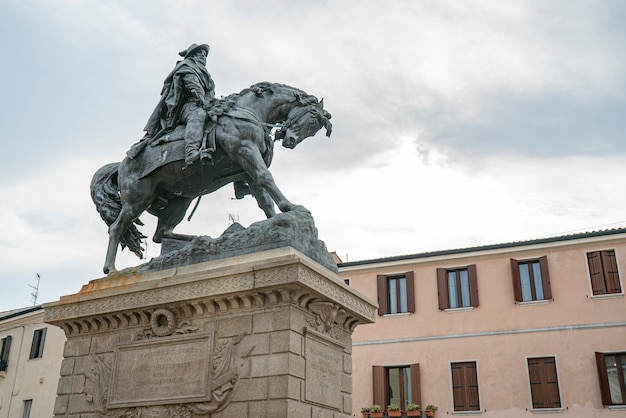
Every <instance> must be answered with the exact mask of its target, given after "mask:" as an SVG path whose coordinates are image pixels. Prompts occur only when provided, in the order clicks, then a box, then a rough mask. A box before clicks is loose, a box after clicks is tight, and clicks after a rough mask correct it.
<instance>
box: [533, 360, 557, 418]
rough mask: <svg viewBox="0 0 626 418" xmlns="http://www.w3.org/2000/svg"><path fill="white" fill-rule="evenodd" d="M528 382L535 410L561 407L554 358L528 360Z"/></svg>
mask: <svg viewBox="0 0 626 418" xmlns="http://www.w3.org/2000/svg"><path fill="white" fill-rule="evenodd" d="M528 380H529V383H530V394H531V397H532V405H533V408H537V409H541V408H560V407H561V399H560V396H559V382H558V379H557V374H556V361H555V360H554V357H545V358H531V359H528Z"/></svg>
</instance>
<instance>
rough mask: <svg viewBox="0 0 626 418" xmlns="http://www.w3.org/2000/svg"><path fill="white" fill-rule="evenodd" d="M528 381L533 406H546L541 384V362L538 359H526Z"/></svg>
mask: <svg viewBox="0 0 626 418" xmlns="http://www.w3.org/2000/svg"><path fill="white" fill-rule="evenodd" d="M528 381H529V383H530V396H531V398H532V405H533V408H546V407H547V406H546V403H545V402H544V399H543V390H542V385H541V363H540V361H539V359H528Z"/></svg>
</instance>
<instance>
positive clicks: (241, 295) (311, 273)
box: [44, 248, 376, 335]
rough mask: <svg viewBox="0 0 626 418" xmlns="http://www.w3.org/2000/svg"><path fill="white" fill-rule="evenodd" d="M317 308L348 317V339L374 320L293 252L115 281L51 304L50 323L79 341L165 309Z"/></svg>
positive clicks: (193, 312)
mask: <svg viewBox="0 0 626 418" xmlns="http://www.w3.org/2000/svg"><path fill="white" fill-rule="evenodd" d="M319 301H325V302H330V303H336V304H339V305H341V306H342V307H343V309H344V310H345V312H346V315H345V317H342V322H341V323H340V325H342V326H343V327H344V328H346V329H348V330H350V331H352V330H353V329H354V327H356V325H358V324H360V323H370V322H373V321H374V320H375V309H376V305H375V304H373V302H371V301H369V300H368V299H366V298H365V297H363V296H362V295H360V294H358V293H357V292H355V291H354V290H353V289H351V288H349V287H348V286H346V285H345V284H344V283H343V281H342V280H341V279H340V278H339V277H338V276H336V275H335V274H334V273H332V272H330V271H328V270H327V269H325V268H323V267H321V266H319V265H317V264H316V263H314V262H312V261H310V260H309V259H307V258H306V257H305V256H304V255H302V254H300V253H298V252H297V251H296V250H294V249H292V248H281V249H278V250H271V251H265V252H262V253H255V254H251V255H246V256H242V257H234V258H232V259H228V260H219V261H216V262H208V263H201V264H196V265H191V266H185V267H180V268H177V269H172V270H167V271H161V272H154V273H147V274H142V275H132V274H116V275H109V276H107V277H106V278H103V279H97V280H93V281H91V282H90V283H89V284H87V285H85V286H84V287H83V289H82V290H81V292H79V293H77V294H75V295H70V296H65V297H63V298H61V300H60V301H59V302H55V303H50V304H46V305H45V306H44V309H45V316H44V320H45V321H46V322H49V323H52V324H55V325H58V326H60V327H61V328H63V329H64V330H65V332H66V334H67V335H78V334H82V333H85V332H99V331H106V330H109V329H119V328H125V327H131V326H145V325H147V324H149V321H150V315H151V313H152V312H153V311H154V309H155V307H162V306H167V307H168V309H173V310H174V311H177V312H178V316H179V317H181V318H186V319H193V317H195V316H201V315H206V314H210V315H213V314H215V315H221V314H226V313H229V314H230V313H236V312H239V311H246V310H250V309H255V308H263V307H268V306H272V305H276V304H279V303H280V304H283V303H291V304H295V305H297V306H300V307H302V308H305V309H306V308H307V307H308V305H309V304H310V303H312V302H319Z"/></svg>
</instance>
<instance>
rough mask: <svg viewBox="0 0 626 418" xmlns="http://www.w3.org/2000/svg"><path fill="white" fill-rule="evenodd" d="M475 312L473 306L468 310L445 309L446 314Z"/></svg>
mask: <svg viewBox="0 0 626 418" xmlns="http://www.w3.org/2000/svg"><path fill="white" fill-rule="evenodd" d="M473 310H474V307H473V306H468V307H467V308H448V309H444V311H445V313H457V312H471V311H473Z"/></svg>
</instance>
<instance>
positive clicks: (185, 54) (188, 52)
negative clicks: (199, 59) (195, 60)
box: [178, 44, 211, 58]
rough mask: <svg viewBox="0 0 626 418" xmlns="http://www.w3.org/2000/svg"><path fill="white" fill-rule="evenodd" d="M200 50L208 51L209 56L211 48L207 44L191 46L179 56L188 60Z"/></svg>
mask: <svg viewBox="0 0 626 418" xmlns="http://www.w3.org/2000/svg"><path fill="white" fill-rule="evenodd" d="M198 49H204V50H206V53H207V54H208V53H209V50H210V49H211V48H210V47H209V46H208V45H207V44H202V45H198V44H191V46H190V47H189V48H187V49H185V50H184V51H180V52H179V53H178V55H180V56H181V57H185V58H187V57H188V56H190V55H193V53H194V52H196V51H197V50H198Z"/></svg>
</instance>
